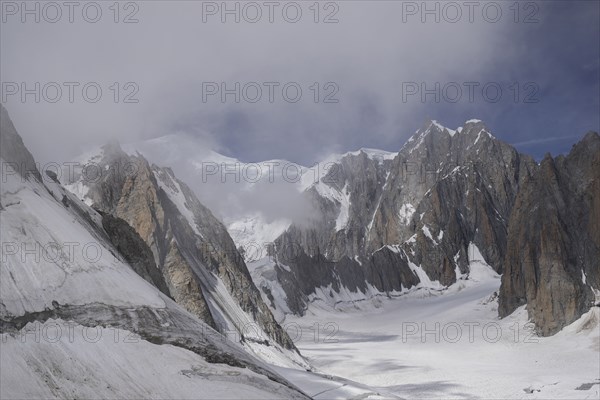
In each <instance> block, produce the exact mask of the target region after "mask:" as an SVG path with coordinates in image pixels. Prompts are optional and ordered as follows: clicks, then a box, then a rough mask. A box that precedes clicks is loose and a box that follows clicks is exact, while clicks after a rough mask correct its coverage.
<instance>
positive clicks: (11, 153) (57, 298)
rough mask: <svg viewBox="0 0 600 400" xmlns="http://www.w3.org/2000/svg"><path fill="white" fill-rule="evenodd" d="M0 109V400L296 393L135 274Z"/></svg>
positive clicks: (95, 218) (95, 216)
mask: <svg viewBox="0 0 600 400" xmlns="http://www.w3.org/2000/svg"><path fill="white" fill-rule="evenodd" d="M1 113H2V115H1V120H2V126H1V131H0V132H1V135H0V137H1V138H2V147H1V154H0V157H1V161H2V166H3V170H2V172H3V175H2V177H3V182H2V192H1V195H2V196H1V207H0V215H1V218H2V224H1V234H2V268H1V269H0V282H1V283H0V285H1V291H0V293H1V295H0V321H1V329H2V331H1V333H2V344H1V346H2V352H1V354H2V357H1V361H2V366H1V371H2V372H1V373H2V385H1V388H0V390H1V394H2V395H1V397H2V398H34V397H35V398H55V397H58V398H67V397H76V398H98V397H101V398H113V397H146V398H149V397H154V398H164V397H178V398H218V397H222V396H223V394H224V393H227V394H228V395H229V396H231V397H246V398H247V397H248V396H257V397H261V398H262V397H263V396H264V397H265V398H282V397H287V396H290V397H294V398H305V395H304V394H303V393H302V392H300V391H299V390H298V389H297V388H295V387H294V386H293V385H292V384H290V383H289V382H288V381H287V380H286V379H284V378H283V377H281V376H280V375H279V374H277V373H276V372H274V371H273V370H272V369H271V367H269V366H268V365H267V364H265V363H264V362H261V361H259V360H258V359H257V358H255V357H253V356H250V355H248V353H246V352H245V351H244V350H243V348H242V347H241V346H239V345H236V344H235V343H233V342H231V341H227V340H224V339H223V336H222V335H220V334H219V333H218V332H216V331H215V330H213V328H212V327H210V326H209V325H208V324H206V323H204V322H203V321H201V320H200V319H198V318H196V317H195V316H193V315H192V314H191V313H189V312H188V311H186V310H185V309H184V308H182V307H181V306H179V305H178V304H176V303H175V302H174V301H173V300H171V299H170V298H169V297H168V296H166V295H165V294H163V293H162V292H160V291H159V289H157V288H156V287H155V286H153V285H152V284H151V283H149V282H148V281H146V280H144V279H143V278H142V277H141V276H139V275H138V273H136V271H134V269H133V268H132V267H131V266H130V265H128V263H127V261H126V260H125V257H124V256H123V255H122V254H121V253H120V252H119V251H118V250H117V248H116V247H115V246H114V245H113V243H112V240H111V238H110V237H109V235H108V233H107V232H106V231H105V230H104V229H103V224H102V215H101V214H99V213H98V212H96V211H95V210H94V209H92V208H90V207H89V206H87V205H85V204H84V203H82V202H81V201H79V199H77V198H76V197H75V196H74V195H73V194H71V193H69V192H68V191H67V190H65V189H64V188H63V187H62V186H61V185H60V184H59V183H58V182H57V181H55V180H54V179H53V177H52V176H46V175H44V176H42V175H41V174H40V172H39V171H37V169H36V168H35V162H34V159H33V157H32V156H31V154H30V153H29V152H28V151H27V149H26V148H25V147H24V145H23V142H22V140H21V138H20V137H19V136H18V134H17V132H16V130H15V129H14V126H13V124H12V122H11V121H10V119H9V117H8V114H7V112H6V110H5V109H4V108H3V107H2V109H1Z"/></svg>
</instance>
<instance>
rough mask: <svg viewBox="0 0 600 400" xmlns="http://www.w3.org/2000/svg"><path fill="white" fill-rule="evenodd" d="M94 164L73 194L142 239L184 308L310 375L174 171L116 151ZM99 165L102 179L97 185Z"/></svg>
mask: <svg viewBox="0 0 600 400" xmlns="http://www.w3.org/2000/svg"><path fill="white" fill-rule="evenodd" d="M87 156H88V157H89V159H88V160H81V163H80V164H78V165H80V166H81V167H80V168H75V169H74V171H75V172H74V174H73V176H72V177H71V178H72V179H71V180H70V181H69V182H65V183H67V184H68V185H67V187H68V188H77V191H76V193H77V195H78V196H80V199H81V200H82V201H85V202H87V203H89V204H91V205H92V206H93V207H94V208H95V209H97V210H99V211H101V212H102V213H104V214H106V215H111V216H114V217H116V218H118V219H122V220H123V221H125V223H126V224H128V225H130V226H131V227H132V228H133V229H134V230H135V232H137V234H139V235H140V237H141V238H142V239H143V241H144V242H145V244H146V245H147V246H148V247H149V248H150V250H151V254H152V261H153V262H154V263H155V265H156V266H157V268H158V270H159V271H161V272H162V274H163V276H164V280H165V282H166V286H167V288H168V293H169V294H170V295H171V296H172V297H173V299H175V301H176V302H177V303H178V304H180V305H182V306H183V307H185V308H186V309H187V310H188V311H190V312H192V313H193V314H195V315H197V316H198V317H199V318H201V319H203V320H204V321H205V322H206V323H207V324H209V325H210V326H212V327H213V328H215V329H217V330H218V331H219V332H221V333H223V334H228V335H234V336H237V337H238V338H239V340H240V342H241V343H242V344H243V345H244V346H246V347H247V348H248V349H249V350H250V351H253V352H255V353H256V354H257V355H258V356H260V357H263V358H265V359H266V360H269V361H271V362H275V363H278V364H281V365H286V366H291V365H290V363H297V364H298V365H302V366H304V367H306V363H305V362H304V360H302V358H301V357H300V356H299V354H298V353H297V351H296V350H295V347H294V344H293V342H292V341H291V339H290V338H289V336H288V335H287V333H286V332H285V331H284V330H283V329H282V328H281V327H280V326H279V324H278V323H277V321H276V320H275V319H274V318H273V316H272V314H271V311H270V310H269V308H268V307H267V306H266V304H264V302H263V300H262V298H261V296H260V294H259V292H258V290H257V289H256V287H255V286H254V284H253V282H252V279H251V277H250V274H249V273H248V270H247V267H246V265H245V263H244V260H243V258H242V257H241V256H240V254H239V253H238V250H237V248H236V246H235V244H234V242H233V241H232V240H231V238H230V236H229V234H228V233H227V230H226V229H225V227H224V226H223V225H222V224H221V222H219V221H218V220H217V219H216V218H215V217H214V216H213V215H212V213H211V212H210V211H209V210H208V209H207V208H206V207H204V206H203V205H202V203H200V201H199V200H198V199H197V198H196V196H195V194H194V193H193V192H192V191H191V189H190V188H189V187H188V186H187V185H186V184H184V183H183V182H182V181H180V180H178V179H177V178H176V177H175V175H174V173H173V171H172V170H171V169H169V168H161V167H158V166H156V165H154V164H152V165H150V164H149V163H148V162H147V161H146V159H145V158H144V157H143V156H141V155H128V154H126V153H125V152H124V151H123V150H121V148H120V147H119V145H118V144H116V143H111V144H108V145H106V146H103V147H102V148H101V149H100V150H99V152H98V153H97V154H91V155H89V154H88V155H87ZM91 165H94V168H95V169H96V171H102V174H99V175H97V176H94V177H93V178H92V177H91V173H90V172H89V170H90V167H89V166H91Z"/></svg>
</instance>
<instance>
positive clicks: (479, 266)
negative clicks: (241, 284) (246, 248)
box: [286, 249, 600, 399]
mask: <svg viewBox="0 0 600 400" xmlns="http://www.w3.org/2000/svg"><path fill="white" fill-rule="evenodd" d="M473 250H474V249H473ZM474 251H475V250H474ZM474 264H476V265H474ZM471 271H472V272H471V275H473V276H472V278H473V279H469V280H459V281H458V282H457V283H455V284H454V285H452V286H450V287H449V288H448V289H447V290H445V291H431V290H423V289H421V290H417V291H413V292H410V293H406V294H404V295H403V296H400V297H397V298H389V299H388V298H382V299H381V301H380V302H379V304H377V306H374V305H372V304H364V305H362V306H360V307H358V308H354V309H347V310H345V311H346V312H344V313H339V312H331V311H330V310H327V309H323V308H322V307H319V306H318V305H311V306H310V307H309V311H308V312H307V314H306V316H305V317H302V318H299V317H295V316H288V317H287V318H286V323H288V324H298V325H299V326H300V327H301V332H302V336H301V338H300V339H299V340H297V341H296V345H297V346H298V347H299V348H300V349H301V351H302V352H303V354H305V355H306V356H307V357H308V358H309V359H310V360H311V361H312V363H313V364H314V365H315V367H317V369H318V370H320V371H321V372H323V373H328V374H335V375H339V376H343V377H346V378H349V379H353V380H355V381H358V382H362V383H364V384H368V385H370V386H371V387H373V388H377V390H379V391H381V392H388V393H391V394H393V395H397V396H399V397H403V398H427V399H447V398H457V399H470V398H495V399H497V398H502V399H523V398H533V399H555V398H563V399H597V398H598V397H599V395H600V362H599V357H600V325H599V321H600V309H599V308H598V307H594V308H592V309H591V310H590V311H589V312H588V313H586V314H585V315H584V316H582V317H581V319H580V320H578V321H576V322H575V323H573V324H572V325H570V326H568V327H566V328H564V329H563V330H562V331H561V332H559V333H558V334H556V335H555V336H552V337H538V336H537V335H535V333H534V331H533V330H532V327H533V325H532V324H531V323H528V321H527V312H526V310H525V309H524V308H521V309H519V310H518V311H517V312H515V313H514V314H513V315H511V316H510V317H507V318H505V319H503V320H499V319H498V317H497V307H498V299H497V295H496V291H497V290H498V288H499V285H500V279H499V276H498V275H497V274H495V272H494V271H493V270H492V269H491V268H489V267H488V266H486V265H485V263H484V262H479V261H473V262H472V265H471ZM315 327H319V332H320V336H319V337H318V339H315V338H316V336H315Z"/></svg>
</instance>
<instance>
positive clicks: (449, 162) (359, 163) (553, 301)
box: [251, 120, 600, 334]
mask: <svg viewBox="0 0 600 400" xmlns="http://www.w3.org/2000/svg"><path fill="white" fill-rule="evenodd" d="M597 142H598V135H597V134H594V133H590V134H588V135H587V136H586V138H585V139H584V142H582V143H581V144H579V145H577V146H576V147H575V148H574V150H573V151H574V153H572V154H571V155H569V156H568V157H566V158H565V159H563V158H559V162H558V165H559V167H556V168H557V169H558V170H559V171H561V169H562V170H563V171H564V172H559V173H558V176H559V177H561V176H562V177H563V178H562V179H563V180H564V182H565V183H559V187H560V190H557V193H559V194H552V195H551V196H550V197H551V198H557V199H558V200H556V201H554V200H553V202H552V203H551V204H558V206H557V205H554V206H553V207H557V208H558V209H559V210H563V211H560V212H559V215H560V217H557V218H558V220H565V221H569V222H568V223H566V222H563V223H562V224H558V225H555V226H554V227H553V228H552V229H554V230H558V232H560V233H557V234H553V235H550V236H546V237H547V238H548V239H549V240H548V241H547V242H546V244H545V245H544V244H540V242H534V243H532V244H531V245H530V246H531V247H529V250H526V249H524V248H523V247H522V246H523V243H527V241H526V240H525V238H524V235H525V234H524V233H523V229H524V227H526V226H530V225H531V226H532V228H531V229H532V230H533V231H535V230H536V229H538V228H540V226H539V225H538V223H539V221H541V220H543V219H544V217H543V216H541V215H538V214H536V212H538V211H536V210H540V209H544V208H545V207H549V205H547V204H546V205H543V204H544V202H547V201H548V199H547V198H546V200H543V199H537V200H530V201H535V203H533V204H532V203H530V202H529V203H527V204H528V206H527V208H523V207H524V206H523V205H522V203H521V202H519V203H517V200H518V199H519V198H520V197H519V196H521V197H522V196H528V197H529V198H532V199H535V197H534V196H532V195H526V193H528V192H530V191H533V192H535V193H544V192H545V190H547V189H545V190H541V188H537V189H534V188H536V187H537V186H535V182H538V183H537V185H539V178H538V177H540V176H545V175H548V174H545V175H544V173H543V171H544V166H545V163H542V165H541V166H540V165H538V163H536V162H535V161H534V160H533V159H532V158H531V157H529V156H527V155H523V154H519V153H518V152H517V151H516V150H515V149H514V148H512V147H511V146H510V145H508V144H506V143H503V142H502V141H500V140H498V139H496V138H495V137H494V136H493V135H492V134H491V133H490V131H489V129H488V128H487V127H486V126H485V125H484V124H483V122H481V121H480V120H469V121H467V122H465V124H464V126H462V127H459V128H457V129H448V128H445V127H443V126H441V125H440V124H439V123H437V122H436V121H429V122H427V123H426V124H425V125H424V126H423V128H421V129H420V130H418V131H417V132H416V133H415V135H413V136H412V137H411V139H409V141H408V142H407V143H406V144H405V145H404V146H403V148H402V149H401V150H400V152H399V153H398V154H397V155H396V156H395V157H394V158H393V159H392V160H389V159H387V160H386V159H385V158H384V159H373V158H372V157H369V156H368V155H367V154H365V153H360V152H358V153H350V154H347V155H346V156H345V157H342V158H341V159H339V161H338V164H337V165H338V167H337V168H336V169H335V171H334V170H332V172H331V173H330V174H329V175H327V176H325V177H324V178H323V179H322V180H320V181H319V182H317V183H315V184H313V185H311V186H309V187H308V188H307V189H306V190H305V191H304V192H303V195H305V196H307V197H309V198H310V200H311V203H312V204H313V205H314V209H315V210H317V214H316V215H315V216H314V217H313V218H312V219H311V224H310V225H308V226H307V225H299V224H292V225H291V226H290V228H289V229H287V230H286V232H285V233H284V234H282V235H281V236H280V237H279V238H278V239H277V240H276V241H275V245H274V248H275V256H273V257H271V258H270V262H269V261H268V260H267V261H266V260H261V261H260V263H259V266H260V267H259V268H254V267H253V266H251V270H252V271H253V274H254V280H255V282H257V285H258V286H259V287H261V288H262V290H263V292H265V293H266V297H267V298H268V299H269V300H270V302H271V306H272V307H274V308H276V309H277V308H278V309H279V312H282V313H286V312H291V313H294V314H299V315H302V314H303V313H304V311H305V309H306V308H307V306H308V304H310V303H312V302H318V303H320V304H324V305H327V306H328V307H330V308H343V307H345V306H348V305H353V304H356V302H357V301H364V300H369V299H376V298H377V297H379V296H397V295H400V294H403V293H406V292H407V291H412V290H419V289H420V288H428V289H434V290H438V289H444V288H447V287H449V286H450V285H452V284H454V283H455V282H456V281H457V280H461V279H471V274H472V268H471V266H472V265H473V263H474V262H477V261H478V260H483V261H485V262H486V264H488V265H490V266H491V268H493V270H494V271H495V272H496V273H499V274H502V273H503V272H504V271H505V270H507V271H509V273H508V274H506V273H505V274H504V275H503V279H502V282H503V285H502V290H500V301H501V304H502V305H503V306H502V308H501V315H502V316H506V315H508V314H510V313H511V312H512V311H514V310H515V308H516V307H517V306H519V305H523V304H525V303H527V302H528V301H529V302H531V307H530V308H529V309H528V310H529V313H530V317H531V318H532V320H533V321H534V322H535V323H536V324H537V327H538V329H539V332H540V333H542V334H552V333H555V332H557V330H560V328H562V327H564V326H566V325H568V324H569V323H571V322H573V321H575V320H576V319H577V318H579V317H580V316H581V315H582V314H583V313H585V312H586V311H587V310H589V308H590V307H591V306H592V305H593V304H594V294H593V293H594V291H598V290H599V289H600V281H598V280H597V278H596V276H597V275H596V274H597V273H598V268H599V266H598V263H597V259H598V258H599V257H600V250H599V249H600V246H598V244H599V242H598V240H597V237H596V236H595V233H592V232H596V231H597V230H594V229H592V228H594V227H595V225H593V223H592V222H591V221H595V220H596V218H593V217H594V216H595V215H597V214H596V213H598V212H599V211H600V208H598V204H596V203H595V202H593V201H592V200H590V199H594V198H596V196H595V194H592V193H596V192H597V185H598V182H599V181H600V177H599V176H598V172H597V170H598V168H596V167H594V166H595V165H597V161H596V160H597V158H598V157H599V150H598V144H597ZM584 148H585V149H587V151H586V152H584V151H582V150H581V149H584ZM548 162H549V161H548ZM548 162H546V163H548ZM547 168H549V167H546V169H547ZM569 173H571V174H577V176H579V177H584V178H580V179H568V178H566V176H568V175H569ZM548 179H550V178H548ZM558 179H559V181H560V178H558ZM567 182H569V184H567ZM546 187H547V186H546ZM567 198H568V199H569V200H568V201H567V200H563V199H567ZM569 203H572V205H571V206H565V205H566V204H569ZM515 204H517V205H518V207H515ZM524 209H525V210H530V211H527V212H523V210H524ZM567 210H578V212H579V214H578V215H570V214H569V211H567ZM534 211H535V212H534ZM535 215H538V216H537V217H534V216H535ZM574 221H580V222H574ZM573 223H575V226H583V227H585V229H584V230H583V232H581V230H579V231H577V229H576V228H574V227H573V228H568V229H567V228H562V227H563V226H565V224H566V226H570V224H573ZM559 227H560V228H559ZM519 232H520V233H519ZM578 232H579V233H578ZM530 235H531V237H532V238H536V237H539V236H537V234H533V233H530ZM550 239H551V240H550ZM555 239H557V240H558V242H557V241H556V240H555ZM534 240H539V239H534ZM542 243H543V242H542ZM550 243H552V244H550ZM567 243H579V244H578V245H577V246H574V245H573V244H567ZM509 244H512V247H509ZM540 246H542V248H543V247H544V246H558V248H561V249H564V248H576V249H577V250H573V251H569V252H568V251H566V250H561V251H560V252H559V253H560V254H561V256H559V257H554V256H544V255H543V252H538V251H537V250H533V249H536V248H540ZM517 248H519V249H520V250H518V251H521V252H524V254H531V253H530V252H531V251H534V253H533V254H535V255H533V256H532V258H529V256H525V255H523V256H521V260H522V261H520V262H519V263H520V265H521V266H520V267H519V266H518V265H519V263H516V262H515V259H514V258H511V257H510V254H511V253H514V252H515V251H517ZM546 251H549V253H548V254H551V255H552V254H554V255H556V252H557V250H546ZM567 254H571V256H567ZM595 260H596V261H595ZM555 263H556V266H557V267H558V268H560V269H561V270H563V271H565V272H564V276H563V277H562V278H555V277H552V275H545V277H544V278H543V279H544V282H545V283H542V281H540V280H539V279H540V278H539V277H541V276H544V271H546V270H547V269H548V268H550V265H554V264H555ZM592 270H593V271H594V272H591V271H592ZM519 271H521V272H519ZM533 271H539V272H536V273H534V272H533ZM588 276H590V277H591V278H590V279H587V277H588ZM582 277H585V278H582ZM552 282H555V283H552ZM567 282H568V283H567ZM548 284H550V285H557V287H560V289H553V290H549V289H547V288H548V286H547V285H548ZM509 288H510V289H509ZM524 292H528V293H529V295H528V296H525V295H524ZM273 293H277V294H278V296H274V295H273ZM536 295H537V297H536ZM542 299H544V300H542ZM570 299H576V300H570ZM540 302H542V303H543V305H537V304H540ZM559 303H560V304H565V303H568V304H569V306H568V307H561V306H558V304H559ZM536 310H537V311H536Z"/></svg>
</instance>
